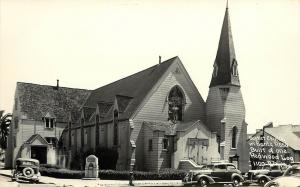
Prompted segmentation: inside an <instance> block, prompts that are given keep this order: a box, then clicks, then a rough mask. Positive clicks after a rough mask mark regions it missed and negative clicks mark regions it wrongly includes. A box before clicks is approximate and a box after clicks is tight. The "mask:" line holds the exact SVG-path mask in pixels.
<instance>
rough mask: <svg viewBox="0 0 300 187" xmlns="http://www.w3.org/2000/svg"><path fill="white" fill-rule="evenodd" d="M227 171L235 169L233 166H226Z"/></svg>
mask: <svg viewBox="0 0 300 187" xmlns="http://www.w3.org/2000/svg"><path fill="white" fill-rule="evenodd" d="M227 169H228V170H234V169H236V168H235V166H234V165H227Z"/></svg>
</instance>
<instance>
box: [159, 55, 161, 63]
mask: <svg viewBox="0 0 300 187" xmlns="http://www.w3.org/2000/svg"><path fill="white" fill-rule="evenodd" d="M160 63H161V56H159V64H160Z"/></svg>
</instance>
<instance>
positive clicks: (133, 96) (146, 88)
mask: <svg viewBox="0 0 300 187" xmlns="http://www.w3.org/2000/svg"><path fill="white" fill-rule="evenodd" d="M237 65H238V64H237V59H236V56H235V51H234V45H233V39H232V33H231V26H230V19H229V12H228V8H226V12H225V16H224V20H223V26H222V30H221V36H220V40H219V46H218V51H217V55H216V58H215V61H214V63H213V67H214V69H213V72H212V78H211V82H210V85H209V93H208V97H207V99H206V101H205V100H204V99H203V98H202V96H201V94H200V93H199V91H198V89H197V88H196V86H195V85H194V83H193V81H192V80H191V78H190V76H189V74H188V72H187V71H186V69H185V67H184V65H183V63H182V62H181V60H180V59H179V57H173V58H171V59H169V60H166V61H163V62H162V61H161V60H160V59H159V63H157V64H156V65H154V66H152V67H150V68H148V69H145V70H143V71H140V72H138V73H135V74H133V75H130V76H128V77H125V78H123V79H120V80H117V81H115V82H112V83H110V84H108V85H105V86H102V87H100V88H97V89H95V90H79V89H73V91H69V92H68V93H70V94H71V93H72V95H71V96H72V97H69V96H68V95H67V93H66V92H63V93H64V94H65V95H64V96H60V94H62V91H63V90H65V89H70V90H72V88H58V87H57V89H54V90H51V94H52V95H51V98H52V99H53V100H52V99H51V102H48V105H47V107H46V106H43V107H39V105H40V104H39V102H37V106H38V107H31V108H30V110H31V111H29V110H28V107H27V106H26V105H25V104H24V103H22V101H23V100H24V98H26V97H27V96H26V94H31V97H30V99H31V100H30V101H31V102H32V100H35V99H36V98H35V97H32V93H30V92H22V94H16V96H15V97H16V101H19V102H21V103H19V104H18V106H19V109H18V110H19V112H17V113H13V115H14V116H16V117H18V115H20V116H19V117H18V119H20V120H19V122H18V123H19V125H18V126H19V128H20V126H22V125H23V124H22V122H26V123H32V128H33V127H34V128H36V129H38V128H37V124H45V123H47V121H46V120H47V119H53V123H54V124H53V126H52V127H53V129H49V128H47V129H46V127H45V131H51V130H54V129H55V128H56V127H58V125H57V124H60V126H64V128H63V129H61V128H60V129H59V133H58V132H57V133H56V134H55V135H56V136H55V137H57V139H59V142H60V146H58V147H59V148H57V149H55V151H56V154H53V157H55V158H54V160H56V163H59V164H62V165H64V166H66V167H69V165H70V161H71V160H72V159H74V155H75V154H76V153H78V152H85V151H88V150H91V149H94V150H95V149H96V148H99V147H101V148H108V149H112V150H115V151H116V152H117V153H118V157H117V160H116V164H115V168H116V169H118V170H128V169H129V168H130V166H131V165H134V167H135V169H136V170H143V171H159V170H161V169H164V168H175V169H177V168H179V169H187V168H189V167H196V166H197V165H202V164H211V163H214V162H221V161H225V162H232V163H235V164H236V165H237V167H238V168H239V169H240V170H242V171H244V172H245V171H247V170H248V167H249V151H248V148H247V142H246V138H247V123H246V122H245V106H244V102H243V97H242V94H241V90H240V89H241V84H240V81H239V74H238V68H237ZM20 85H21V86H22V90H24V89H25V90H26V88H24V87H27V86H28V87H29V86H31V87H32V86H33V87H35V86H38V87H49V86H43V85H34V84H28V83H18V84H17V89H16V90H19V87H20ZM37 90H38V89H37ZM37 92H38V91H37ZM76 93H78V94H79V95H78V97H75V95H74V94H76ZM36 97H37V98H38V99H39V101H40V100H41V97H42V96H40V94H39V93H36ZM47 98H48V100H49V97H47ZM63 100H67V101H68V102H67V103H68V107H62V106H61V105H60V104H59V103H61V102H65V101H63ZM27 104H28V102H27ZM22 107H24V108H22ZM57 107H58V108H57ZM32 110H33V111H32ZM35 110H39V111H36V112H34V111H35ZM26 113H29V114H34V115H27V114H26ZM62 115H63V116H62ZM31 116H32V118H31V119H28V118H30V117H31ZM57 117H60V118H59V119H58V118H57ZM48 123H50V122H49V121H48ZM33 124H35V125H33ZM62 124H63V125H62ZM42 127H44V126H42ZM12 129H16V128H12ZM22 132H23V131H18V133H19V134H18V133H16V132H15V133H12V134H11V137H10V138H11V141H12V142H13V141H14V138H13V137H16V136H18V137H19V136H22V137H23V139H22V142H21V144H22V145H19V147H16V146H14V145H13V144H14V143H11V145H10V146H9V149H8V150H14V152H15V153H18V154H11V155H12V158H13V160H14V159H15V158H17V155H26V154H22V150H21V151H20V148H21V147H23V151H25V149H24V147H26V151H27V152H29V153H28V154H27V155H29V157H30V151H31V149H32V147H35V146H34V145H31V144H32V143H33V142H36V141H34V140H39V142H38V143H42V144H44V145H45V146H46V147H47V146H48V144H49V141H48V140H46V138H45V137H44V135H43V134H41V133H40V134H39V132H40V131H37V130H35V131H32V132H35V133H32V134H31V136H36V137H33V138H31V136H29V135H28V137H27V136H26V137H25V136H24V135H23V134H22ZM43 139H44V140H46V141H44V140H43ZM48 139H49V138H48ZM49 140H50V139H49ZM36 143H37V142H36ZM25 144H26V145H25ZM51 148H52V147H51ZM16 149H18V150H16ZM47 150H48V151H49V150H50V149H49V147H48V149H46V152H47ZM8 152H9V151H8ZM60 155H67V157H66V158H65V160H64V161H63V162H62V161H61V157H60ZM50 157H51V156H49V155H48V157H47V158H50ZM45 159H46V158H45ZM46 160H47V159H46ZM50 160H51V159H50ZM52 160H53V158H52ZM100 168H101V166H100Z"/></svg>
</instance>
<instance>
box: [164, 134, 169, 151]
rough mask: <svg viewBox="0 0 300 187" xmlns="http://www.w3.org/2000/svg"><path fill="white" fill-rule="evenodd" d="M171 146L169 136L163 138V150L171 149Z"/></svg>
mask: <svg viewBox="0 0 300 187" xmlns="http://www.w3.org/2000/svg"><path fill="white" fill-rule="evenodd" d="M169 146H170V142H169V138H166V137H164V138H163V139H162V150H165V151H167V150H168V149H169Z"/></svg>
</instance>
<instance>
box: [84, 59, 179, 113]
mask: <svg viewBox="0 0 300 187" xmlns="http://www.w3.org/2000/svg"><path fill="white" fill-rule="evenodd" d="M176 59H178V60H179V58H178V57H174V58H171V59H169V60H166V61H164V62H162V63H160V64H157V65H154V66H152V67H150V68H148V69H145V70H143V71H140V72H138V73H135V74H133V75H131V76H128V77H126V78H123V79H120V80H118V81H115V82H113V83H111V84H108V85H106V86H103V87H100V88H98V89H95V90H93V91H92V93H91V95H90V96H89V98H88V99H87V101H86V103H85V107H92V108H96V106H97V104H99V103H114V100H115V98H117V102H118V105H119V109H120V114H119V119H129V118H130V116H131V115H132V114H133V113H134V112H135V111H136V109H137V108H138V106H139V105H140V104H141V102H142V101H143V99H144V98H145V96H146V95H147V94H148V93H149V91H150V90H151V89H152V88H153V86H154V85H155V84H156V83H157V82H158V80H159V79H160V78H161V76H162V75H163V74H164V73H165V72H166V71H167V69H168V68H169V67H170V66H171V64H172V63H173V62H175V61H176ZM100 108H101V106H100Z"/></svg>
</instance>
